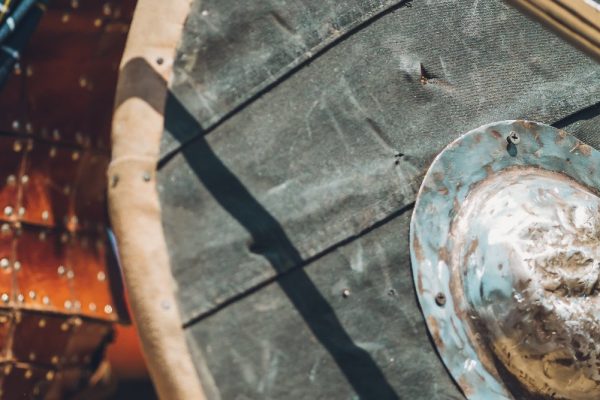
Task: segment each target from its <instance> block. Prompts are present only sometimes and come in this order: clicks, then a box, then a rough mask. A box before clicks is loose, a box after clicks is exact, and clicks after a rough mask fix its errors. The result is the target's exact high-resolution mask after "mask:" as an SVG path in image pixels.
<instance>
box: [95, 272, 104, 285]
mask: <svg viewBox="0 0 600 400" xmlns="http://www.w3.org/2000/svg"><path fill="white" fill-rule="evenodd" d="M96 277H97V278H98V280H99V281H100V282H103V281H105V280H106V274H105V273H104V272H102V271H100V272H98V275H97V276H96Z"/></svg>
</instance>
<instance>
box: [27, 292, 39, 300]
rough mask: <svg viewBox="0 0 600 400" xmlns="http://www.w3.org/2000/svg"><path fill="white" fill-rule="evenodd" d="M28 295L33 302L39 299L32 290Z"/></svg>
mask: <svg viewBox="0 0 600 400" xmlns="http://www.w3.org/2000/svg"><path fill="white" fill-rule="evenodd" d="M28 295H29V298H30V299H31V300H35V298H36V297H37V294H36V293H35V291H34V290H30V291H29V293H28Z"/></svg>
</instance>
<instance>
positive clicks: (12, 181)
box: [6, 175, 17, 186]
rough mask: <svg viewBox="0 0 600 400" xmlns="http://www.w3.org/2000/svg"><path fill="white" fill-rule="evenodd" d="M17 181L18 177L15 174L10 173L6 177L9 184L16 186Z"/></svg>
mask: <svg viewBox="0 0 600 400" xmlns="http://www.w3.org/2000/svg"><path fill="white" fill-rule="evenodd" d="M15 183H17V178H16V177H15V176H14V175H9V176H7V177H6V184H7V185H9V186H14V185H15Z"/></svg>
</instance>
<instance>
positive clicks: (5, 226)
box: [0, 224, 10, 234]
mask: <svg viewBox="0 0 600 400" xmlns="http://www.w3.org/2000/svg"><path fill="white" fill-rule="evenodd" d="M0 231H1V232H2V233H3V234H8V233H10V225H9V224H2V228H0Z"/></svg>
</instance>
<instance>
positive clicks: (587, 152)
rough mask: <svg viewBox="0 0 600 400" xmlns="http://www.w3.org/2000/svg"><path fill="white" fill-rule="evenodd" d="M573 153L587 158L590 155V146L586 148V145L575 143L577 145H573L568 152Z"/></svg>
mask: <svg viewBox="0 0 600 400" xmlns="http://www.w3.org/2000/svg"><path fill="white" fill-rule="evenodd" d="M574 151H578V152H579V153H580V154H581V155H583V156H586V157H589V156H590V155H591V154H592V148H591V147H590V146H588V145H587V144H585V143H583V142H580V141H577V143H576V144H575V146H573V148H572V149H571V150H569V152H570V153H572V152H574Z"/></svg>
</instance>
